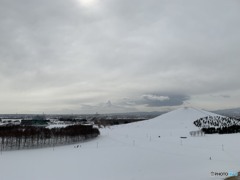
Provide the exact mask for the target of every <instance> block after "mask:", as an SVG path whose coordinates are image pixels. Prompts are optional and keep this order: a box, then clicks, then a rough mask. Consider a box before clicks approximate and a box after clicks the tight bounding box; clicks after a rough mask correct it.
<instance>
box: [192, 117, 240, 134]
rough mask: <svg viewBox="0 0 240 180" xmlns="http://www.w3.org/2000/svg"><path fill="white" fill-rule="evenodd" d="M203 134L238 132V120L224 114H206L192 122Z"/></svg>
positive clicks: (239, 128) (239, 123)
mask: <svg viewBox="0 0 240 180" xmlns="http://www.w3.org/2000/svg"><path fill="white" fill-rule="evenodd" d="M193 123H194V125H196V126H197V127H199V128H201V130H202V131H203V132H204V133H205V134H214V133H219V134H230V133H239V132H240V121H239V120H237V119H234V118H230V117H224V116H207V117H204V118H200V119H198V120H196V121H194V122H193Z"/></svg>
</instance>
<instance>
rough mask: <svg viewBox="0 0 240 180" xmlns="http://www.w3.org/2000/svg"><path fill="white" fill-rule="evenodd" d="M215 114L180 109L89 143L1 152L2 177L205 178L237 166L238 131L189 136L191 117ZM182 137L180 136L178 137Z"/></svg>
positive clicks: (119, 128)
mask: <svg viewBox="0 0 240 180" xmlns="http://www.w3.org/2000/svg"><path fill="white" fill-rule="evenodd" d="M206 116H212V117H215V116H219V115H217V114H214V113H210V112H207V111H203V110H199V109H193V108H181V109H178V110H175V111H172V112H169V113H166V114H163V115H161V116H159V117H156V118H154V119H151V120H147V121H141V122H136V123H131V124H126V125H119V126H111V127H108V128H104V129H100V131H101V135H100V136H99V137H98V138H96V139H94V140H91V141H88V142H83V143H78V144H76V145H79V146H78V148H76V147H77V146H76V145H67V146H61V147H52V148H44V149H33V150H21V151H8V152H1V156H0V177H1V178H0V179H3V180H15V179H16V180H33V179H34V180H66V179H86V180H122V179H125V180H160V179H163V180H165V179H168V180H175V179H178V180H186V179H195V180H208V179H209V180H211V179H214V180H215V179H223V178H224V177H222V176H211V172H230V171H232V172H238V171H239V170H240V164H239V162H240V156H239V152H240V144H239V143H238V139H239V138H240V134H239V133H237V134H229V135H218V134H214V135H205V136H191V135H190V132H191V131H199V127H197V126H196V125H194V121H195V120H197V119H200V118H204V117H206ZM183 137H184V138H183Z"/></svg>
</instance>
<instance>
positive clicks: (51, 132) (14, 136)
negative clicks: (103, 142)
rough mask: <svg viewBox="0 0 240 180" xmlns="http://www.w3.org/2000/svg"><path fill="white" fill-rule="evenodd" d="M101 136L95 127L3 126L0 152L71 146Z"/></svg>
mask: <svg viewBox="0 0 240 180" xmlns="http://www.w3.org/2000/svg"><path fill="white" fill-rule="evenodd" d="M99 134H100V132H99V130H98V129H97V128H93V126H84V125H72V126H67V127H65V128H52V129H48V128H45V127H37V126H21V125H15V126H3V127H0V150H1V151H3V150H17V149H30V148H41V147H51V146H57V145H64V144H71V143H76V142H80V141H83V140H86V139H89V138H94V137H97V136H98V135H99Z"/></svg>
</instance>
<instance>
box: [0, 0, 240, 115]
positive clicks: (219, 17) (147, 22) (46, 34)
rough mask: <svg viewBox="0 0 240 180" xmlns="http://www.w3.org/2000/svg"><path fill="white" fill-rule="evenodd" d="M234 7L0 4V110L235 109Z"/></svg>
mask: <svg viewBox="0 0 240 180" xmlns="http://www.w3.org/2000/svg"><path fill="white" fill-rule="evenodd" d="M239 8H240V3H239V1H238V0H230V1H225V0H212V1H207V0H203V1H202V0H197V1H191V0H184V1H178V0H176V1H171V2H169V1H167V0H160V1H155V0H149V1H143V0H133V1H127V0H101V1H100V0H91V1H87V0H68V1H67V0H52V1H47V0H42V1H37V0H31V1H30V0H22V1H21V2H20V1H17V0H12V1H7V0H2V1H1V2H0V39H1V40H0V80H1V85H0V90H1V94H0V100H1V102H2V103H1V105H0V106H1V111H2V113H15V112H17V113H25V112H34V113H39V112H42V111H44V112H46V113H55V112H60V113H61V112H63V113H72V112H74V113H75V112H76V113H84V112H93V113H94V112H96V111H99V110H100V111H102V112H103V111H105V110H104V109H102V108H100V107H101V104H104V103H105V102H107V101H108V100H111V102H112V104H113V105H115V106H116V108H114V109H112V111H114V112H118V111H140V110H141V111H142V110H146V111H151V110H161V108H164V107H175V106H179V105H182V104H184V102H185V101H188V102H189V103H191V104H193V105H196V106H201V107H203V108H209V109H217V108H231V107H236V106H238V105H239V104H238V102H239V100H240V84H239V83H238V82H239V80H238V78H239V75H240V74H239V66H240V61H239V58H240V51H239V48H238V47H239V42H240V35H239V32H240V22H239V18H240V11H239ZM223 94H224V95H223ZM226 97H228V98H226ZM126 99H128V101H126ZM106 112H109V110H106ZM99 113H101V112H99Z"/></svg>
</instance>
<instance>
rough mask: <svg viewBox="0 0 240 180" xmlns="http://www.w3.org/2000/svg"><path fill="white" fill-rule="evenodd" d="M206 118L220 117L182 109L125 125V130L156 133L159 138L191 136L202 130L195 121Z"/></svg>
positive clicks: (198, 110)
mask: <svg viewBox="0 0 240 180" xmlns="http://www.w3.org/2000/svg"><path fill="white" fill-rule="evenodd" d="M206 116H211V117H215V116H220V115H218V114H214V113H211V112H208V111H204V110H200V109H195V108H180V109H177V110H174V111H171V112H169V113H166V114H163V115H161V116H158V117H156V118H154V119H150V120H147V121H141V122H136V123H132V124H127V125H123V126H122V127H124V129H134V130H131V131H130V130H129V132H134V133H136V129H139V133H147V132H151V133H153V132H155V134H158V136H190V132H191V131H198V130H200V129H199V127H197V126H195V125H194V121H196V120H197V119H200V118H203V117H206Z"/></svg>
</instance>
